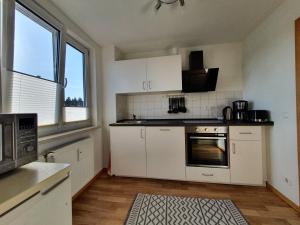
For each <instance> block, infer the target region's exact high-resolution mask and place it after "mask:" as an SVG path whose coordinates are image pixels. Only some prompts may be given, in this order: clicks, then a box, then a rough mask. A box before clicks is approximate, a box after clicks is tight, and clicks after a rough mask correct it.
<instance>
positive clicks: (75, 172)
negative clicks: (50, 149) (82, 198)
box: [53, 144, 83, 196]
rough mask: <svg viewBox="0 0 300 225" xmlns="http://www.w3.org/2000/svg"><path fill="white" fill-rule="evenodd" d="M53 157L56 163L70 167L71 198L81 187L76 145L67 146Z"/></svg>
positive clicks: (77, 147)
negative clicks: (66, 164)
mask: <svg viewBox="0 0 300 225" xmlns="http://www.w3.org/2000/svg"><path fill="white" fill-rule="evenodd" d="M53 157H54V162H56V163H68V164H70V165H71V182H72V185H71V187H72V196H73V195H75V194H76V193H77V192H78V191H79V190H80V189H81V188H82V186H83V185H82V179H81V176H80V173H81V169H80V167H79V146H78V144H72V145H68V146H66V147H64V149H63V150H58V151H56V152H54V154H53Z"/></svg>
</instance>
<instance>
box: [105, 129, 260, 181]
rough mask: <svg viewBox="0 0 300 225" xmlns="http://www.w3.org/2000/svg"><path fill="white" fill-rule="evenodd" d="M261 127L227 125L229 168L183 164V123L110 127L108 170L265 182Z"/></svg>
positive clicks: (125, 173) (124, 173)
mask: <svg viewBox="0 0 300 225" xmlns="http://www.w3.org/2000/svg"><path fill="white" fill-rule="evenodd" d="M264 136H265V131H264V128H262V127H260V126H232V127H230V128H229V139H230V140H229V143H230V144H229V149H228V151H230V156H229V161H230V165H229V168H208V167H190V166H186V165H185V157H186V156H185V128H184V127H140V126H137V127H134V126H127V127H126V126H124V127H122V126H116V127H111V128H110V140H111V162H112V174H114V175H119V176H132V177H149V178H158V179H170V180H189V181H198V182H211V183H225V184H230V183H231V184H241V185H259V186H261V185H265V181H266V162H265V161H266V147H265V140H264V138H265V137H264Z"/></svg>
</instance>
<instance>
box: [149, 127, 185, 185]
mask: <svg viewBox="0 0 300 225" xmlns="http://www.w3.org/2000/svg"><path fill="white" fill-rule="evenodd" d="M146 152H147V177H151V178H161V179H174V180H185V131H184V127H147V128H146Z"/></svg>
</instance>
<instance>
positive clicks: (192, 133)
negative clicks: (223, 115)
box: [186, 126, 229, 168]
mask: <svg viewBox="0 0 300 225" xmlns="http://www.w3.org/2000/svg"><path fill="white" fill-rule="evenodd" d="M228 146H229V144H228V127H226V126H215V127H214V126H207V127H206V126H187V127H186V154H187V157H186V164H187V166H196V167H221V168H228V167H229V147H228Z"/></svg>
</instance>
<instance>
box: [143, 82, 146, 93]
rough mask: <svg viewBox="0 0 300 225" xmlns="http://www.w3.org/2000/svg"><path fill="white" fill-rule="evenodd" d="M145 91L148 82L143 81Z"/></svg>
mask: <svg viewBox="0 0 300 225" xmlns="http://www.w3.org/2000/svg"><path fill="white" fill-rule="evenodd" d="M143 89H144V90H145V91H146V81H143Z"/></svg>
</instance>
